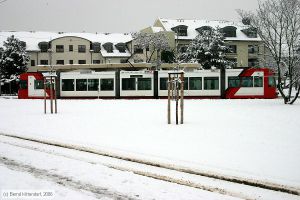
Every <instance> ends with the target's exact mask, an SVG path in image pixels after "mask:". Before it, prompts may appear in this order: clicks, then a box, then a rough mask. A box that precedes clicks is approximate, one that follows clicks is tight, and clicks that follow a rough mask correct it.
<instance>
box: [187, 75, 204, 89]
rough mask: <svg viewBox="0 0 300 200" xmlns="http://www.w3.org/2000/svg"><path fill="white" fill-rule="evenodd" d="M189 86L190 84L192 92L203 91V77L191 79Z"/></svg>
mask: <svg viewBox="0 0 300 200" xmlns="http://www.w3.org/2000/svg"><path fill="white" fill-rule="evenodd" d="M189 84H190V90H202V78H201V77H190V80H189Z"/></svg>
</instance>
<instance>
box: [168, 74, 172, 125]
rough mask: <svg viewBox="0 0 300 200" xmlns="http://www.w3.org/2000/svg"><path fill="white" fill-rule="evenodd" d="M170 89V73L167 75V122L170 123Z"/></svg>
mask: <svg viewBox="0 0 300 200" xmlns="http://www.w3.org/2000/svg"><path fill="white" fill-rule="evenodd" d="M170 89H171V75H170V74H169V77H168V124H171V98H170Z"/></svg>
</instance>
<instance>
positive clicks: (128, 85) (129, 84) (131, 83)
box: [122, 78, 135, 90]
mask: <svg viewBox="0 0 300 200" xmlns="http://www.w3.org/2000/svg"><path fill="white" fill-rule="evenodd" d="M122 90H135V78H123V79H122Z"/></svg>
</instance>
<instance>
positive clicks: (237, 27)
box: [140, 18, 265, 67]
mask: <svg viewBox="0 0 300 200" xmlns="http://www.w3.org/2000/svg"><path fill="white" fill-rule="evenodd" d="M217 27H219V28H220V29H221V31H222V32H223V33H224V36H225V41H226V43H227V45H228V46H229V47H230V48H231V49H232V51H231V52H230V53H227V54H226V57H227V58H228V59H230V60H232V61H234V62H235V63H236V66H235V67H254V66H261V65H262V63H263V58H264V52H265V48H264V44H263V42H262V40H261V39H260V38H259V37H258V35H257V31H256V30H255V29H251V28H250V27H249V26H248V25H245V24H243V23H237V22H230V21H210V20H186V19H163V18H159V19H157V20H156V21H155V22H154V25H153V26H151V27H147V28H145V29H143V30H141V32H146V33H159V32H163V33H165V34H166V36H167V37H168V39H169V44H170V47H171V51H175V52H178V51H181V52H184V51H186V48H187V45H188V44H189V43H190V42H191V41H192V40H193V39H194V38H195V37H196V36H197V35H198V34H199V33H200V32H201V31H203V30H209V29H211V28H217ZM146 53H147V52H146V50H144V51H143V52H140V57H141V59H143V58H144V57H145V54H146ZM158 56H159V55H158ZM153 59H157V57H153Z"/></svg>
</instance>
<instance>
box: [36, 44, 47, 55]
mask: <svg viewBox="0 0 300 200" xmlns="http://www.w3.org/2000/svg"><path fill="white" fill-rule="evenodd" d="M38 45H39V47H40V49H41V52H43V53H44V52H48V48H49V43H48V42H40V43H39V44H38Z"/></svg>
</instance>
